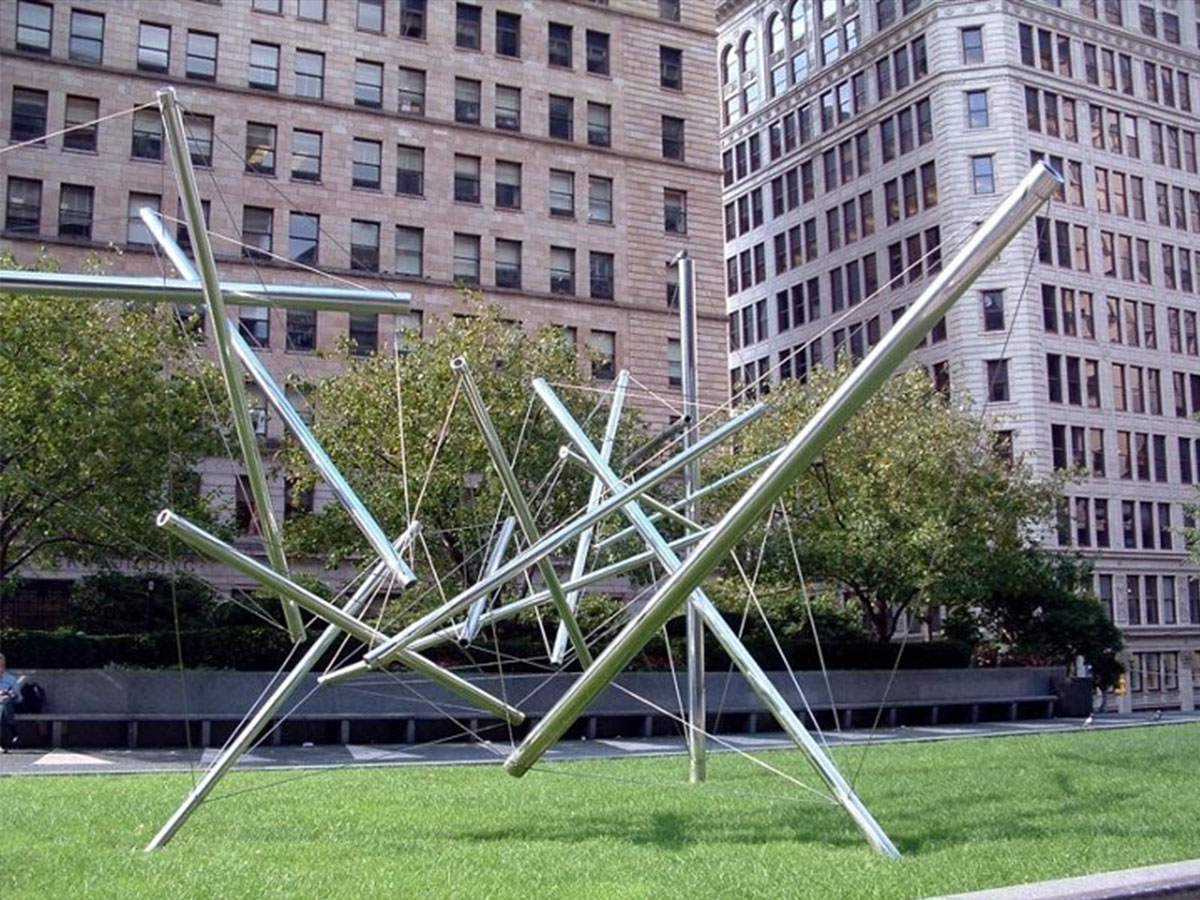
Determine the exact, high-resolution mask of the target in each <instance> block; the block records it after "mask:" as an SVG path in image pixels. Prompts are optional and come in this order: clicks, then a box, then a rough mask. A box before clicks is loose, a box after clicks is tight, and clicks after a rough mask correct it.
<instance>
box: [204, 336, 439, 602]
mask: <svg viewBox="0 0 1200 900" xmlns="http://www.w3.org/2000/svg"><path fill="white" fill-rule="evenodd" d="M226 325H227V326H228V331H229V343H230V344H231V345H232V346H233V349H234V352H235V353H237V355H238V359H240V360H241V361H242V365H243V366H245V367H246V371H247V372H249V373H250V377H251V378H253V379H254V381H255V383H257V384H258V386H259V387H260V388H261V389H262V392H263V394H264V395H265V396H266V398H267V402H268V403H270V404H271V406H273V407H274V408H275V411H276V412H278V413H279V415H280V418H282V419H283V421H284V423H285V424H286V425H287V427H288V429H289V430H290V431H291V432H292V435H293V436H294V437H295V438H296V441H297V442H298V443H299V444H300V446H301V447H303V448H304V452H305V453H306V454H308V458H309V459H310V460H311V461H312V464H313V465H314V466H315V467H316V469H317V472H319V473H320V475H321V478H322V479H324V481H325V483H326V484H327V485H329V489H330V490H331V491H333V493H334V495H335V496H336V497H337V498H338V500H339V501H340V502H341V504H342V506H344V507H345V509H346V512H347V513H348V514H349V516H350V518H351V519H352V520H353V521H354V524H355V525H357V526H358V530H359V531H361V532H362V533H363V536H364V537H366V539H367V543H369V544H370V545H371V549H372V550H374V551H375V553H376V554H377V555H378V556H379V558H380V559H381V560H383V562H384V563H385V564H386V565H387V567H388V569H389V570H390V571H391V573H392V574H393V575H395V576H396V579H397V580H398V581H399V582H400V584H401V585H402V586H403V587H409V586H411V585H412V584H414V583H415V582H416V580H417V576H416V575H414V574H413V571H412V569H410V568H409V567H408V566H407V565H406V564H405V562H404V560H402V559H401V558H400V555H399V554H398V553H396V551H395V550H393V549H392V544H391V541H389V540H388V539H387V535H386V534H384V532H383V529H382V528H381V527H379V523H378V522H377V521H375V517H374V516H373V515H371V512H370V510H368V509H367V507H366V506H365V505H364V504H363V502H362V501H361V500H360V499H358V494H356V493H354V488H352V487H350V484H349V482H347V481H346V479H345V477H343V475H342V473H341V472H340V471H339V470H338V467H337V466H336V465H334V463H333V460H332V459H330V458H329V454H328V453H326V452H325V448H324V447H322V446H321V442H320V441H318V440H317V437H316V435H314V434H313V433H312V430H311V429H310V428H309V427H308V425H307V423H305V421H304V420H303V419H302V418H300V414H299V413H298V412H296V408H295V407H294V406H292V404H291V401H289V400H288V398H287V395H286V394H285V393H284V392H283V391H282V390H281V389H280V387H279V385H278V384H276V383H275V379H274V378H272V377H271V373H270V372H268V371H267V368H266V366H264V365H263V364H262V361H261V360H259V358H258V355H257V354H256V353H255V352H254V351H253V350H251V349H250V345H249V344H247V343H246V341H245V339H243V338H242V336H241V335H240V334H238V331H237V326H236V325H234V324H233V323H232V322H226ZM214 327H217V326H216V323H214Z"/></svg>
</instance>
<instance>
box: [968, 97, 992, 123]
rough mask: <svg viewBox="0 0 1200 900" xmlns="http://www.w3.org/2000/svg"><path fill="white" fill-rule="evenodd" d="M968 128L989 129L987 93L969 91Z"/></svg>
mask: <svg viewBox="0 0 1200 900" xmlns="http://www.w3.org/2000/svg"><path fill="white" fill-rule="evenodd" d="M967 127H968V128H987V127H988V102H987V91H967Z"/></svg>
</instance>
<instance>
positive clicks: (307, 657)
mask: <svg viewBox="0 0 1200 900" xmlns="http://www.w3.org/2000/svg"><path fill="white" fill-rule="evenodd" d="M420 530H421V526H420V525H419V524H418V523H416V522H413V523H412V524H411V525H409V526H408V528H407V529H405V531H404V533H403V534H402V535H400V537H398V538H397V539H396V542H395V544H394V545H393V546H394V547H395V548H396V551H397V552H400V551H402V550H403V549H404V548H405V547H406V546H408V544H409V542H411V541H412V540H413V539H414V538H415V537H416V535H417V534H418V533H419V532H420ZM388 572H389V569H388V567H387V566H386V565H384V564H383V563H382V562H377V563H376V564H375V566H374V567H373V568H372V569H371V571H370V572H368V573H367V574H366V576H365V577H364V578H363V580H362V583H361V584H359V586H358V590H356V591H355V592H354V593H353V594H352V595H351V597H350V599H349V600H347V601H346V603H345V605H343V606H342V612H344V613H346V614H347V615H351V616H357V615H358V614H359V613H360V612H362V610H363V608H364V607H365V606H366V605H367V604H368V603H369V602H370V601H371V598H372V597H374V596H375V591H376V590H377V589H378V588H379V586H380V585H381V584H383V581H384V578H386V577H387V575H388ZM341 634H342V630H341V629H340V628H338V627H337V626H336V625H328V626H326V628H325V630H324V631H322V632H321V634H320V635H319V636H318V637H317V639H316V640H315V641H313V645H312V646H311V647H310V648H309V649H308V652H307V653H305V654H304V656H303V657H301V659H300V661H299V662H298V663H296V667H295V668H294V669H292V670H291V671H290V672H288V674H287V675H286V676H285V677H284V679H283V680H282V681H281V682H279V684H278V685H277V686H276V687H275V690H273V691H272V692H271V694H270V696H268V697H267V699H266V700H264V701H263V703H262V705H261V706H260V707H259V708H258V709H256V710H255V711H254V715H252V716H251V717H250V718H249V719H248V720H247V721H246V723H245V724H244V725H243V726H242V727H241V729H240V730H239V731H238V732H237V734H235V735H234V736H233V737H232V738H231V739H230V741H229V743H228V744H227V745H226V747H225V749H224V750H222V751H221V753H220V755H218V756H217V758H216V760H214V761H213V764H212V765H211V766H209V768H208V771H207V772H205V773H204V775H203V776H202V777H201V779H200V781H198V782H197V783H196V786H195V787H193V788H192V792H191V793H190V794H188V795H187V798H186V799H185V800H184V801H183V803H181V804H180V805H179V808H178V809H176V810H175V812H174V813H173V814H172V815H171V818H169V819H168V820H167V821H166V823H165V824H164V825H163V826H162V828H160V829H159V830H158V833H157V834H156V835H154V837H153V838H152V839H151V841H150V843H148V844H147V845H146V851H147V852H149V851H151V850H158V849H160V848H162V847H165V846H166V845H167V843H168V842H170V840H171V838H173V837H174V836H175V833H176V832H177V831H179V829H180V828H182V827H183V826H184V823H186V822H187V820H188V818H189V817H190V816H191V815H192V813H194V812H195V811H196V808H197V807H198V806H199V805H200V804H201V803H202V802H203V801H204V798H205V797H207V796H208V794H209V792H210V791H212V789H213V788H214V787H216V785H217V782H218V781H220V780H221V779H222V778H223V777H224V776H225V773H226V772H228V771H229V770H230V769H232V768H233V767H234V766H235V765H237V761H238V760H239V759H241V758H242V756H243V754H245V753H246V751H248V750H249V749H250V748H251V747H253V746H254V742H255V741H256V740H258V736H259V735H260V734H262V732H263V729H265V728H266V727H267V726H268V725H269V724H270V722H271V719H273V718H274V717H275V714H276V713H277V712H279V710H281V709H282V708H283V705H284V704H285V703H287V701H288V699H289V698H290V697H291V696H292V695H293V694H294V693H296V691H297V690H298V689H299V688H300V686H301V685H302V684H303V683H304V679H305V678H307V677H308V675H309V674H310V673H311V672H312V670H313V669H314V668H316V665H317V663H319V662H320V661H321V657H323V656H324V655H325V654H326V652H328V650H329V648H331V647H332V646H333V645H334V643H335V642H336V641H337V639H338V637H339V636H340V635H341Z"/></svg>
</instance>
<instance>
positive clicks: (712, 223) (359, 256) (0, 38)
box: [0, 0, 726, 513]
mask: <svg viewBox="0 0 1200 900" xmlns="http://www.w3.org/2000/svg"><path fill="white" fill-rule="evenodd" d="M162 85H173V86H174V87H175V88H176V90H177V91H178V93H179V97H180V100H181V102H182V104H183V105H184V107H185V109H186V110H187V111H188V116H187V125H188V128H189V131H190V135H191V145H192V158H193V160H194V162H195V164H196V166H197V168H198V180H199V183H200V189H201V194H202V197H203V198H204V200H205V205H206V207H207V215H208V217H209V227H210V230H211V231H212V232H213V234H214V247H215V250H216V252H217V254H218V265H219V268H220V270H221V273H222V276H223V277H225V278H227V279H230V280H237V281H255V280H257V279H258V278H259V277H262V278H264V279H266V280H267V281H282V280H286V281H289V282H292V283H295V282H301V283H318V282H319V281H320V280H321V279H320V277H319V276H317V275H312V274H307V273H304V272H302V271H300V270H297V269H296V268H295V267H293V266H292V265H290V264H289V263H288V262H287V261H288V260H293V261H297V262H301V263H304V264H306V265H309V266H312V267H315V268H318V269H320V270H322V271H324V272H328V273H333V274H335V275H338V276H340V277H344V278H348V279H351V280H352V281H354V282H357V283H362V284H366V285H368V286H371V287H379V286H381V285H389V286H393V287H395V288H396V289H398V290H405V291H409V292H410V293H411V294H412V296H413V303H412V311H411V312H410V313H408V315H407V318H406V319H405V320H403V321H401V319H400V318H399V317H392V316H374V315H371V316H358V317H354V318H353V319H351V317H349V315H348V314H347V313H334V312H329V313H326V312H322V313H319V314H316V315H315V316H313V315H311V314H309V315H306V314H303V313H298V312H294V311H293V312H287V311H284V310H280V309H274V310H268V309H266V308H250V307H242V308H240V309H238V308H236V307H231V315H237V316H238V317H239V320H240V322H241V323H242V325H243V331H244V333H245V334H246V335H247V336H248V337H249V338H251V339H253V340H254V341H256V342H257V344H258V345H259V346H260V347H261V350H262V354H263V358H264V361H265V362H266V363H267V366H268V368H269V369H270V370H271V371H272V372H273V373H274V374H275V375H276V376H282V375H284V374H287V373H289V372H299V373H301V374H302V375H304V376H305V377H319V376H321V375H323V374H326V373H328V372H329V367H330V365H331V363H330V362H329V361H328V360H323V359H319V358H317V357H316V356H315V355H314V351H316V350H319V349H322V348H329V347H332V346H333V345H334V344H335V343H336V342H337V341H338V340H339V339H340V338H342V337H343V336H346V335H349V336H350V337H352V338H354V339H355V340H356V341H357V342H358V345H359V346H360V347H361V348H363V349H364V350H369V349H374V348H381V349H386V348H388V347H389V346H391V341H392V337H393V334H394V329H395V328H396V326H397V324H403V325H409V326H412V327H421V326H422V324H425V325H427V324H428V321H429V320H430V318H431V317H433V316H447V315H452V314H453V313H454V312H455V311H458V310H462V309H463V308H464V307H463V303H462V300H461V298H460V296H459V293H458V291H457V289H456V284H457V283H458V282H465V283H468V284H473V285H478V286H479V287H480V288H481V290H482V291H483V294H484V297H485V298H486V299H487V300H491V301H496V302H499V303H501V304H503V306H504V307H505V310H506V315H510V316H511V318H513V319H515V320H519V321H520V322H522V324H523V325H525V326H526V327H528V328H536V327H538V326H541V325H544V324H547V323H550V324H554V325H558V326H561V327H562V328H564V329H566V330H567V333H568V335H569V337H570V339H572V340H576V341H578V342H579V343H580V344H584V345H586V346H589V347H591V348H593V349H594V350H597V351H599V352H600V353H602V354H604V355H605V356H607V357H608V358H609V360H611V364H608V365H604V364H602V365H600V366H599V367H598V368H597V370H596V371H595V372H594V375H595V376H596V377H597V378H600V379H604V378H611V377H612V372H613V370H614V369H615V368H620V367H628V368H629V369H630V370H631V372H632V373H633V374H634V375H635V376H636V377H637V378H638V379H639V380H640V381H641V382H642V383H644V384H645V385H646V386H647V387H648V388H650V389H652V390H655V391H661V392H664V393H667V392H670V393H675V392H677V390H678V388H676V387H673V386H672V384H671V378H670V372H671V369H672V366H673V365H677V359H678V357H677V351H678V346H677V344H676V343H675V341H674V336H675V335H676V334H677V329H678V323H677V313H676V311H675V310H674V309H673V308H672V303H673V290H674V286H673V285H672V284H671V279H670V272H668V270H667V269H666V268H665V264H666V263H667V261H668V260H670V259H671V258H672V257H673V256H674V255H675V254H676V253H677V252H678V251H679V250H681V249H684V248H686V249H688V250H689V252H690V253H691V255H692V256H693V257H694V258H695V259H696V261H697V278H698V308H699V311H700V341H701V353H700V390H701V399H702V400H703V401H705V402H709V403H720V402H723V400H724V399H725V397H726V386H725V377H724V371H725V356H726V346H725V330H724V321H725V316H724V295H723V289H722V282H721V274H720V261H719V260H720V249H719V248H720V238H719V233H720V232H719V227H720V222H719V211H720V201H719V191H720V187H719V169H718V167H717V162H718V150H717V140H718V125H717V112H716V111H717V109H718V104H717V101H716V93H717V92H716V45H715V39H714V19H713V12H712V8H711V6H710V5H709V4H708V3H707V2H706V0H612V2H603V3H602V2H583V0H545V2H538V3H535V4H530V3H522V2H519V0H481V2H478V3H455V2H450V0H223V2H222V0H155V2H149V0H144V2H126V0H80V2H71V0H54V2H48V0H13V2H9V3H5V4H3V8H0V96H2V97H3V102H0V136H2V139H3V140H4V141H5V142H6V145H9V144H14V143H19V142H23V141H29V140H33V139H37V138H39V137H40V136H42V135H43V134H50V135H51V136H50V137H48V138H46V139H45V140H43V141H40V142H38V143H35V144H33V145H31V146H28V147H23V148H21V149H18V150H15V151H13V152H10V153H7V154H5V155H4V157H3V161H4V165H3V176H2V177H0V182H2V185H3V187H2V189H3V191H4V219H3V233H2V235H0V238H2V243H0V246H3V247H7V248H9V249H11V250H13V251H14V252H15V253H16V254H17V256H18V257H19V258H21V257H24V258H28V257H30V256H31V255H33V254H34V253H35V252H36V251H37V249H38V247H39V246H42V245H45V246H47V248H48V250H49V252H50V253H51V254H53V255H54V256H56V257H57V258H58V259H59V260H61V262H62V264H63V268H64V270H67V271H79V270H81V269H82V267H83V265H84V261H85V258H86V257H87V256H88V255H89V254H93V253H99V254H100V255H101V256H102V257H103V258H104V261H105V263H106V264H107V265H108V267H109V269H110V271H112V272H120V273H130V274H158V273H159V271H160V268H159V265H160V264H159V261H158V259H157V257H156V255H155V254H154V252H153V249H152V247H151V239H150V237H149V235H148V234H147V233H146V231H145V229H144V227H143V226H142V225H141V223H140V221H139V220H138V218H137V210H138V209H139V208H141V207H143V206H152V207H155V208H158V209H160V210H161V211H162V212H163V213H164V215H166V216H178V215H180V214H181V213H180V208H179V205H178V198H177V193H176V191H175V188H174V184H173V176H172V174H171V172H170V171H169V169H168V165H167V164H165V163H164V161H163V136H162V129H161V124H160V122H159V118H158V113H157V110H156V109H154V108H150V109H146V110H142V111H138V112H136V113H134V114H132V115H118V116H117V117H115V118H111V119H108V120H106V121H101V122H100V123H99V124H98V125H96V126H95V127H93V128H89V129H82V130H77V131H73V132H70V133H67V134H64V135H58V136H55V135H54V133H55V132H58V131H59V130H60V129H63V128H64V127H68V126H70V125H72V124H79V123H83V122H89V121H92V120H95V119H98V118H102V117H106V116H113V115H115V114H119V113H122V112H123V111H128V110H130V109H131V108H132V107H134V106H135V105H138V104H143V103H146V102H148V101H152V100H153V99H154V92H155V90H156V89H157V88H159V87H160V86H162ZM230 239H232V240H230ZM269 254H275V255H277V256H278V257H280V258H281V259H276V258H274V257H272V256H271V255H269ZM208 327H211V323H209V324H208ZM258 421H259V423H260V427H261V428H262V429H263V430H264V431H265V433H266V435H267V437H268V438H269V439H270V438H275V437H278V436H279V434H281V423H280V422H279V421H277V420H276V419H275V418H274V417H270V416H267V415H266V413H265V410H263V412H262V413H260V414H259V419H258ZM233 475H234V473H233V472H232V471H231V470H230V469H229V467H228V466H219V465H214V466H212V467H209V470H207V471H206V472H205V477H206V479H207V480H208V481H209V482H210V484H209V486H216V487H218V488H220V489H222V490H224V491H225V493H228V494H229V496H230V502H231V504H233V503H234V498H233V494H234V490H235V482H234V478H233ZM274 489H275V492H276V495H277V500H276V504H277V507H278V510H279V512H280V513H282V512H283V509H284V497H283V493H284V492H283V486H282V484H278V485H276V486H275V488H274ZM317 502H318V503H320V502H321V498H320V497H318V498H317Z"/></svg>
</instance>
